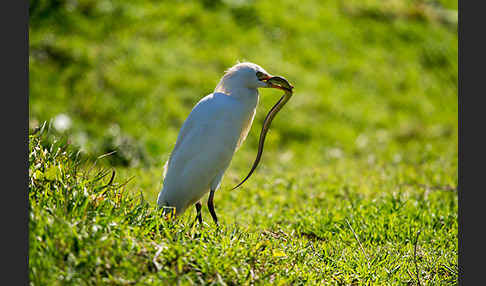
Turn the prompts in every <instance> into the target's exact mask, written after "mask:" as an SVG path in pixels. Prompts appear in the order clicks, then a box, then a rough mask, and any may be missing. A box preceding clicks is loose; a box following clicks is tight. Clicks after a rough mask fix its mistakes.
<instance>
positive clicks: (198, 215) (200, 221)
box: [196, 202, 202, 224]
mask: <svg viewBox="0 0 486 286" xmlns="http://www.w3.org/2000/svg"><path fill="white" fill-rule="evenodd" d="M201 208H202V205H201V202H197V203H196V220H197V221H198V222H199V224H202V215H201Z"/></svg>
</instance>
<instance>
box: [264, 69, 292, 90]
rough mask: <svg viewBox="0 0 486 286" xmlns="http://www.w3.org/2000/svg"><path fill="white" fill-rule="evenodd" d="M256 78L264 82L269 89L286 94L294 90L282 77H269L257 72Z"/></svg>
mask: <svg viewBox="0 0 486 286" xmlns="http://www.w3.org/2000/svg"><path fill="white" fill-rule="evenodd" d="M257 77H258V80H260V81H264V82H266V83H267V87H269V88H277V89H281V90H283V91H287V92H292V89H293V88H294V86H293V85H291V84H290V83H289V81H288V80H287V79H285V78H284V77H282V76H271V75H268V74H265V73H262V72H257Z"/></svg>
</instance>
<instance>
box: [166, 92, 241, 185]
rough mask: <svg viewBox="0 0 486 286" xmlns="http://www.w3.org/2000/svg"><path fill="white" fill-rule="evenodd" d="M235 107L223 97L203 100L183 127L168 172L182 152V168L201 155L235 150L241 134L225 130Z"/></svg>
mask: <svg viewBox="0 0 486 286" xmlns="http://www.w3.org/2000/svg"><path fill="white" fill-rule="evenodd" d="M232 104H233V102H232V99H231V98H229V97H228V96H226V95H223V94H210V95H208V96H206V97H204V98H203V99H201V100H200V101H199V102H198V103H197V104H196V105H195V106H194V108H193V109H192V111H191V113H190V114H189V116H188V117H187V119H186V121H185V122H184V124H183V125H182V127H181V130H180V131H179V135H178V137H177V141H176V144H175V146H174V149H173V151H172V153H171V155H170V157H169V160H168V161H167V162H166V166H167V167H166V168H165V169H166V170H167V169H168V168H170V166H171V163H172V160H173V158H174V157H176V156H177V155H178V154H179V153H182V152H180V151H182V150H183V153H184V156H177V157H178V162H177V165H179V166H181V165H185V163H186V162H187V161H188V160H191V159H193V158H194V157H195V156H201V153H202V152H209V151H213V152H214V151H216V150H220V151H221V152H222V151H223V150H227V149H231V148H233V150H234V149H235V147H234V145H235V144H237V143H236V142H237V139H238V135H239V134H238V135H236V133H235V132H238V130H233V129H229V128H225V126H226V125H231V124H230V123H231V121H232V120H233V118H234V114H232V113H233V111H232V109H233V108H232ZM232 133H235V134H232ZM235 135H236V136H235ZM233 141H234V142H233ZM182 146H184V147H182ZM228 152H229V151H228ZM208 155H209V154H208ZM166 170H165V171H164V172H166ZM164 177H165V176H164Z"/></svg>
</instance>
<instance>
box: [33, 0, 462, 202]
mask: <svg viewBox="0 0 486 286" xmlns="http://www.w3.org/2000/svg"><path fill="white" fill-rule="evenodd" d="M29 12H30V25H29V40H30V57H29V60H30V65H29V76H30V96H29V111H30V117H29V118H30V127H31V128H34V127H36V126H38V125H39V124H40V123H42V122H43V121H45V120H47V121H50V122H51V124H53V126H54V127H55V129H56V130H57V131H58V133H60V134H62V135H63V136H67V137H68V138H69V141H70V142H71V143H73V144H74V145H76V146H79V148H80V149H81V150H83V154H85V155H86V156H88V157H92V158H95V157H97V156H100V155H102V154H104V153H107V152H110V151H113V150H116V151H117V152H116V153H115V154H113V155H111V156H108V157H107V159H106V160H105V161H106V163H107V164H109V165H112V166H115V167H116V168H118V169H117V170H119V173H120V174H122V177H123V176H124V177H126V178H128V177H130V176H132V175H135V176H137V179H136V180H134V181H132V184H134V185H132V187H133V188H137V189H141V190H142V191H143V192H145V193H146V194H147V195H148V196H149V197H150V199H151V201H152V202H154V200H155V196H156V194H157V192H158V191H159V189H160V187H161V183H162V177H161V172H162V166H163V164H164V162H165V160H166V159H167V158H168V156H169V153H170V151H171V150H172V148H173V146H174V144H175V140H176V138H177V134H178V131H179V128H180V127H181V125H182V123H183V121H184V120H185V118H186V117H187V115H188V114H189V112H190V110H191V109H192V107H193V106H194V104H195V103H197V102H198V101H199V99H201V98H202V97H203V96H205V95H207V94H209V93H211V92H212V90H213V89H214V87H215V86H216V84H217V83H218V81H219V79H220V77H221V76H222V75H223V73H224V71H225V70H226V69H228V68H229V67H231V66H232V65H234V64H235V63H236V62H237V61H238V60H240V61H251V62H254V63H257V64H259V65H260V66H262V67H263V68H264V69H266V70H267V71H268V72H270V73H273V74H276V75H282V76H284V77H286V78H288V79H289V81H290V82H292V83H293V84H294V86H295V95H294V97H293V98H292V99H291V101H290V102H289V103H288V104H287V105H286V106H285V108H284V110H283V111H282V112H281V113H280V114H279V116H278V117H277V119H276V120H275V121H274V123H273V124H272V129H271V131H270V133H269V136H267V143H266V146H265V148H266V150H265V154H264V157H263V160H262V164H261V166H260V167H259V169H260V172H258V171H257V174H256V175H254V177H256V176H259V175H258V173H260V176H264V174H265V170H275V172H283V171H285V170H287V171H288V172H292V173H293V174H296V173H297V174H302V173H299V172H300V171H299V170H301V171H302V172H305V170H307V171H309V172H319V171H318V170H319V168H324V167H327V168H331V167H332V168H339V166H340V164H341V165H343V166H353V165H355V164H357V163H356V162H364V163H363V164H362V165H360V167H359V168H357V169H356V170H355V171H356V172H357V173H359V172H361V171H364V169H366V168H367V166H375V167H376V166H381V167H383V168H386V166H390V164H391V165H393V164H399V163H406V164H410V166H417V168H419V169H418V171H417V172H419V173H420V172H422V170H421V169H420V166H422V165H421V164H423V163H424V162H437V164H438V165H439V166H444V168H448V170H449V171H448V172H446V176H445V178H446V179H444V177H443V176H440V177H437V178H436V179H434V176H432V177H430V178H431V179H430V180H431V183H433V184H449V185H456V184H457V175H456V174H455V171H454V170H455V169H457V125H458V120H457V112H458V104H457V50H458V41H457V40H458V38H457V1H450V0H441V1H426V0H414V1H407V0H401V1H395V0H388V1H375V0H366V1H363V0H360V1H358V0H347V1H305V0H301V1H290V0H289V1H278V2H277V1H243V0H235V1H230V0H219V1H209V0H202V1H141V0H134V1H109V0H53V1H46V0H32V1H30V11H29ZM260 94H261V97H260V104H259V107H258V110H257V115H256V119H255V121H254V125H253V128H252V130H251V132H250V135H249V136H248V139H247V141H246V142H245V144H244V145H243V147H242V148H241V149H240V151H238V153H237V155H236V156H235V158H234V160H233V164H232V167H231V168H230V169H229V173H228V174H229V175H227V176H226V177H229V179H226V180H223V187H224V188H229V187H230V185H233V184H234V183H235V182H237V181H238V179H239V178H241V177H243V176H244V175H245V174H246V172H247V171H248V169H249V167H250V165H251V162H252V160H253V158H254V156H255V154H256V149H257V143H258V134H259V132H260V128H261V123H262V122H263V119H264V116H265V115H266V113H267V111H268V110H269V108H270V107H271V106H272V105H273V104H274V103H275V102H276V101H277V100H278V98H279V97H280V95H281V93H280V92H279V91H277V90H266V89H264V90H261V91H260ZM292 166H293V167H292ZM343 168H344V167H343ZM345 169H346V168H345ZM282 170H283V171H282ZM316 170H317V171H316ZM348 170H349V172H352V169H348ZM272 172H273V171H272ZM424 172H425V171H424ZM280 175H281V176H283V177H285V173H281V174H280ZM434 180H435V182H434ZM444 180H447V182H444ZM225 181H226V182H225Z"/></svg>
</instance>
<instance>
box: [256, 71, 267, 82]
mask: <svg viewBox="0 0 486 286" xmlns="http://www.w3.org/2000/svg"><path fill="white" fill-rule="evenodd" d="M256 76H257V78H258V80H263V79H265V78H266V77H267V75H266V74H264V73H262V72H260V71H257V72H256Z"/></svg>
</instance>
